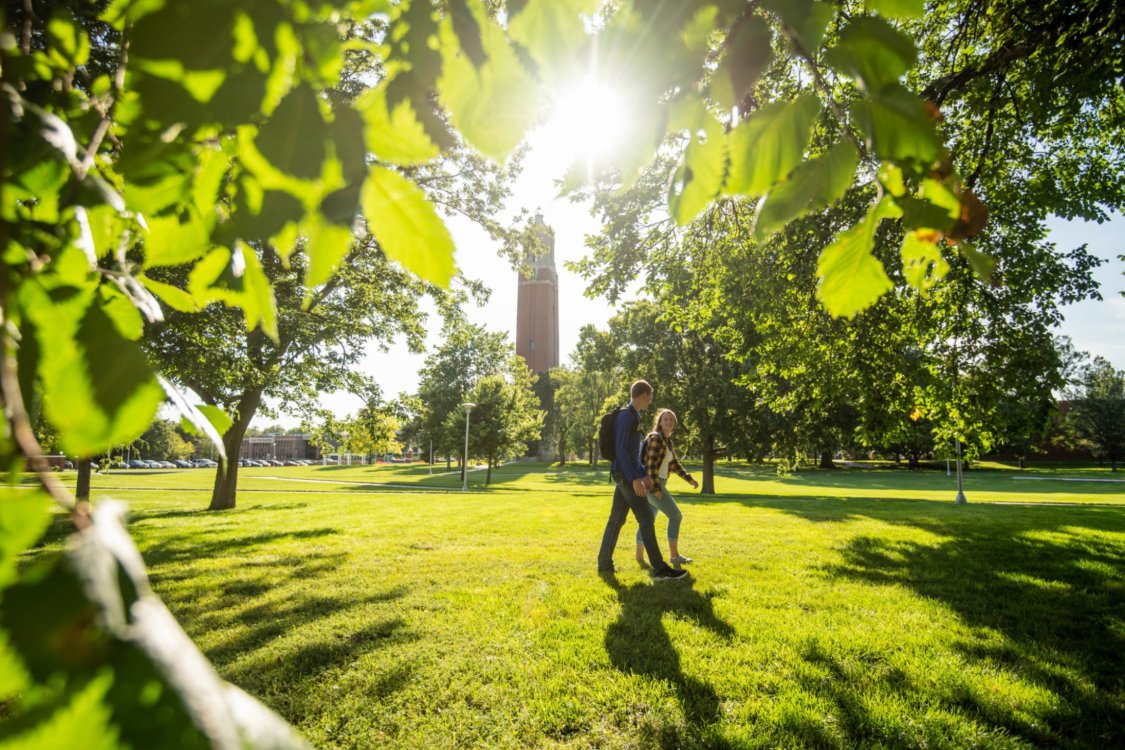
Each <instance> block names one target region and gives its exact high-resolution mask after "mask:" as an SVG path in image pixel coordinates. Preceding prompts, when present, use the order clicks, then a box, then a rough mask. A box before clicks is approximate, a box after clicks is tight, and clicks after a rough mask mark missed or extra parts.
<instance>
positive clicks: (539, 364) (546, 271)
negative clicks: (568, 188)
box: [516, 214, 559, 374]
mask: <svg viewBox="0 0 1125 750" xmlns="http://www.w3.org/2000/svg"><path fill="white" fill-rule="evenodd" d="M531 231H533V232H534V233H535V234H536V236H537V237H538V239H539V244H540V245H541V246H542V248H543V252H542V253H540V254H534V253H532V252H527V253H525V255H524V259H523V262H524V266H525V267H526V268H527V271H526V272H521V273H520V277H519V290H518V294H517V298H516V354H519V355H520V356H521V357H523V358H524V360H526V361H527V366H528V367H530V368H531V371H532V372H534V373H536V374H539V373H544V372H547V370H549V369H551V368H552V367H557V366H558V364H559V275H558V273H557V272H556V271H555V232H554V230H553V229H551V228H550V227H549V226H547V225H546V224H545V223H544V222H543V214H536V216H535V218H534V219H533V220H532V222H531Z"/></svg>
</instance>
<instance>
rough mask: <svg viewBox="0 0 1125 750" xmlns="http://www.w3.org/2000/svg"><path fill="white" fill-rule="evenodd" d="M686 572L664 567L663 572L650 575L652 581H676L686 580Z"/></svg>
mask: <svg viewBox="0 0 1125 750" xmlns="http://www.w3.org/2000/svg"><path fill="white" fill-rule="evenodd" d="M687 575H688V572H687V571H686V570H676V569H675V568H670V567H665V568H664V570H660V571H657V572H656V573H653V574H652V580H654V581H678V580H680V579H681V578H687Z"/></svg>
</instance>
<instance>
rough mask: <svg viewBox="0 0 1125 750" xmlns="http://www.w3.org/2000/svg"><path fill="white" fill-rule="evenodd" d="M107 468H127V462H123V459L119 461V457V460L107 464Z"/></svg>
mask: <svg viewBox="0 0 1125 750" xmlns="http://www.w3.org/2000/svg"><path fill="white" fill-rule="evenodd" d="M109 468H111V469H128V468H129V464H127V463H125V462H124V461H121V460H120V459H119V460H117V461H114V462H113V463H111V464H110V465H109Z"/></svg>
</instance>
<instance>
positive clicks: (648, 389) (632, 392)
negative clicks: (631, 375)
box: [629, 380, 652, 398]
mask: <svg viewBox="0 0 1125 750" xmlns="http://www.w3.org/2000/svg"><path fill="white" fill-rule="evenodd" d="M650 393H652V386H651V385H649V384H648V381H647V380H638V381H637V382H636V383H633V385H631V386H630V387H629V396H630V397H631V398H636V397H637V396H647V395H648V394H650Z"/></svg>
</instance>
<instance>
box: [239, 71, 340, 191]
mask: <svg viewBox="0 0 1125 750" xmlns="http://www.w3.org/2000/svg"><path fill="white" fill-rule="evenodd" d="M326 131H327V126H326V124H325V122H324V116H323V115H322V114H321V111H320V100H319V99H318V98H317V95H316V92H315V91H313V89H312V87H311V86H309V85H308V84H307V83H304V82H302V83H300V84H298V86H297V87H296V88H295V89H294V90H293V91H291V92H289V94H288V95H286V97H285V98H284V99H282V100H281V104H279V105H278V106H277V109H275V110H274V112H273V114H272V115H271V116H270V119H269V120H267V121H266V123H265V124H264V125H262V128H261V131H260V132H259V133H258V138H257V140H256V143H257V146H258V151H259V152H260V153H261V154H262V156H264V157H265V158H266V159H268V160H269V161H270V163H271V164H272V165H273V166H274V167H275V168H277V169H279V170H281V171H282V172H285V173H287V174H291V175H295V176H296V177H299V178H302V179H308V180H314V179H316V178H318V177H320V174H321V171H322V168H323V166H324V159H325V156H326V155H327V152H326V149H325V139H326V136H327V132H326Z"/></svg>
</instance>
